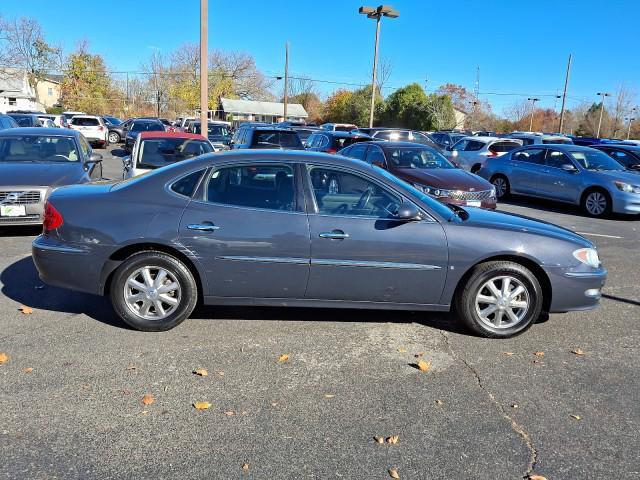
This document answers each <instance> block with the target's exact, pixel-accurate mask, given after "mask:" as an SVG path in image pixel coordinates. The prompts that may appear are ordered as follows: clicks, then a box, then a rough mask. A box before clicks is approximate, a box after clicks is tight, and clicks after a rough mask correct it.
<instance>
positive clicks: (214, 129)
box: [193, 123, 230, 137]
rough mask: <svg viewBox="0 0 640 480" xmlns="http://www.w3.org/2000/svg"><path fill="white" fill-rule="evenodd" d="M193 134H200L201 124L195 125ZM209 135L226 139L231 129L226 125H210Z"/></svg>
mask: <svg viewBox="0 0 640 480" xmlns="http://www.w3.org/2000/svg"><path fill="white" fill-rule="evenodd" d="M193 130H194V132H193V133H198V134H199V133H200V124H199V123H195V124H194V125H193ZM209 135H219V136H223V137H226V136H228V135H230V134H229V129H228V128H227V127H226V125H213V124H210V125H209Z"/></svg>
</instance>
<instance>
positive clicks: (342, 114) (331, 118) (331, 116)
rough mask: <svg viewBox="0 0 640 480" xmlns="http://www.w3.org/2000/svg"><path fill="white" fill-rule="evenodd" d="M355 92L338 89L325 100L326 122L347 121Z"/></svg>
mask: <svg viewBox="0 0 640 480" xmlns="http://www.w3.org/2000/svg"><path fill="white" fill-rule="evenodd" d="M352 96H353V92H350V91H349V90H343V89H340V90H336V91H335V92H333V93H332V94H331V95H330V96H329V98H327V101H326V102H325V107H324V111H325V115H324V121H325V122H345V118H346V116H347V107H348V105H349V103H350V101H351V97H352Z"/></svg>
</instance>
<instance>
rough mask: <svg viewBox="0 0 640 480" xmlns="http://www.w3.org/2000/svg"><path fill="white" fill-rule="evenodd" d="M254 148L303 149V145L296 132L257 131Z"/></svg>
mask: <svg viewBox="0 0 640 480" xmlns="http://www.w3.org/2000/svg"><path fill="white" fill-rule="evenodd" d="M252 144H253V145H254V146H259V147H269V146H274V147H282V148H301V147H302V143H301V142H300V138H299V137H298V134H297V133H296V132H290V131H280V130H275V131H269V130H266V131H264V130H256V131H255V132H254V134H253V142H252Z"/></svg>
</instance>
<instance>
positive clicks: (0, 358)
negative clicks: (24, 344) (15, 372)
mask: <svg viewBox="0 0 640 480" xmlns="http://www.w3.org/2000/svg"><path fill="white" fill-rule="evenodd" d="M8 361H9V355H7V354H6V353H4V352H0V365H2V364H3V363H7V362H8Z"/></svg>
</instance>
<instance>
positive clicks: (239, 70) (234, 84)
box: [209, 50, 273, 100]
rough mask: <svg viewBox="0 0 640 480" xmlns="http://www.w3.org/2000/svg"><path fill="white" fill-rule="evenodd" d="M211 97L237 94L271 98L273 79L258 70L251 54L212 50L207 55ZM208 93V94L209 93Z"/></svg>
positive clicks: (252, 98) (241, 96) (255, 98)
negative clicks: (270, 90)
mask: <svg viewBox="0 0 640 480" xmlns="http://www.w3.org/2000/svg"><path fill="white" fill-rule="evenodd" d="M209 68H210V69H211V77H212V78H210V80H209V82H210V83H211V87H212V90H213V92H211V93H213V97H214V98H216V100H217V98H218V97H221V96H237V97H240V98H245V99H251V100H271V99H272V98H273V95H272V94H271V93H270V92H269V89H270V88H271V87H272V85H273V80H272V79H269V78H267V77H265V76H264V75H263V74H262V72H260V71H259V70H258V67H257V66H256V62H255V59H254V58H253V56H251V55H249V54H246V53H242V52H223V51H220V50H214V51H213V52H212V53H211V54H210V55H209ZM211 93H210V95H211Z"/></svg>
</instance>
